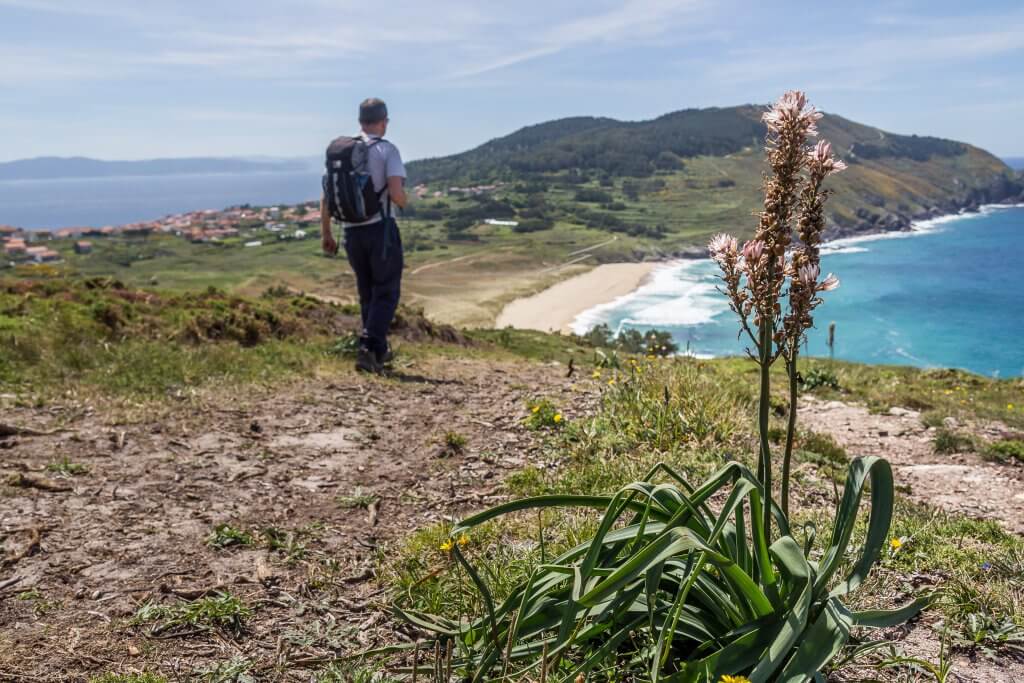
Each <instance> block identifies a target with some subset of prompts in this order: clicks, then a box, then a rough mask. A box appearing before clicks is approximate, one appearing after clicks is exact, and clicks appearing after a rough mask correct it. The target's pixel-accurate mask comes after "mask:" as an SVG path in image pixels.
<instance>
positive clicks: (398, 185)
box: [388, 175, 408, 209]
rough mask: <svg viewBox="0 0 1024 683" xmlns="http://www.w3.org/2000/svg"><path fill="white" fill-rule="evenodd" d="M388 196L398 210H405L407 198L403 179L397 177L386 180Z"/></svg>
mask: <svg viewBox="0 0 1024 683" xmlns="http://www.w3.org/2000/svg"><path fill="white" fill-rule="evenodd" d="M388 196H389V197H391V201H392V202H393V203H394V204H397V205H398V208H400V209H404V208H405V204H406V202H407V201H408V197H406V196H405V178H403V177H402V176H397V175H393V176H390V177H389V178H388Z"/></svg>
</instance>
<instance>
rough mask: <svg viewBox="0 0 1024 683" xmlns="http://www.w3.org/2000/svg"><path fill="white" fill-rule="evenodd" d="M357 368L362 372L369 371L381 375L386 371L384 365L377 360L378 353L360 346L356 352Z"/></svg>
mask: <svg viewBox="0 0 1024 683" xmlns="http://www.w3.org/2000/svg"><path fill="white" fill-rule="evenodd" d="M356 370H359V371H360V372H368V373H370V374H373V375H379V374H380V373H381V372H383V371H384V366H383V365H381V362H380V361H379V360H377V354H376V353H374V352H373V351H371V350H370V349H368V348H366V347H365V346H360V347H359V350H358V351H357V352H356Z"/></svg>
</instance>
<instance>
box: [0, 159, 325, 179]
mask: <svg viewBox="0 0 1024 683" xmlns="http://www.w3.org/2000/svg"><path fill="white" fill-rule="evenodd" d="M308 165H309V164H308V163H307V162H305V161H302V160H269V159H268V160H251V159H233V158H208V157H195V158H181V159H144V160H140V161H104V160H102V159H89V158H87V157H34V158H32V159H18V160H15V161H6V162H2V163H0V180H54V179H57V178H110V177H118V176H160V175H178V174H201V173H260V172H268V171H295V170H302V169H304V168H307V167H308Z"/></svg>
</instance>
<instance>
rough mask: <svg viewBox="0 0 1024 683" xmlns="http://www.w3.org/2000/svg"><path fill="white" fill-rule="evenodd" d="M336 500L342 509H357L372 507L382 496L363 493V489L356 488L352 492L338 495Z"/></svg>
mask: <svg viewBox="0 0 1024 683" xmlns="http://www.w3.org/2000/svg"><path fill="white" fill-rule="evenodd" d="M335 500H336V501H337V503H338V507H340V508H341V509H342V510H355V509H358V508H368V507H370V506H371V505H373V504H374V503H376V502H377V501H379V500H380V496H378V495H377V494H375V493H363V491H362V489H356V490H355V491H354V492H352V493H349V494H343V495H340V496H338V497H337V498H336V499H335Z"/></svg>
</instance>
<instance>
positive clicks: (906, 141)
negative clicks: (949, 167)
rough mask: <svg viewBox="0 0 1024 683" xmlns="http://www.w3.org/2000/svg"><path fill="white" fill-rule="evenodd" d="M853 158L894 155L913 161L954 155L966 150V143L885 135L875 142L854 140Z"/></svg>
mask: <svg viewBox="0 0 1024 683" xmlns="http://www.w3.org/2000/svg"><path fill="white" fill-rule="evenodd" d="M850 151H851V152H853V158H854V159H856V158H858V157H859V158H861V159H881V158H883V157H896V158H903V159H912V160H913V161H928V160H929V159H931V158H932V157H933V156H939V157H955V156H959V155H961V154H964V153H966V152H967V145H964V144H963V143H960V142H955V141H953V140H943V139H942V138H933V137H928V136H924V137H922V136H918V135H891V134H890V135H886V136H885V138H884V140H882V141H879V142H877V143H874V142H872V143H860V142H855V143H853V146H852V147H851V150H850Z"/></svg>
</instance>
